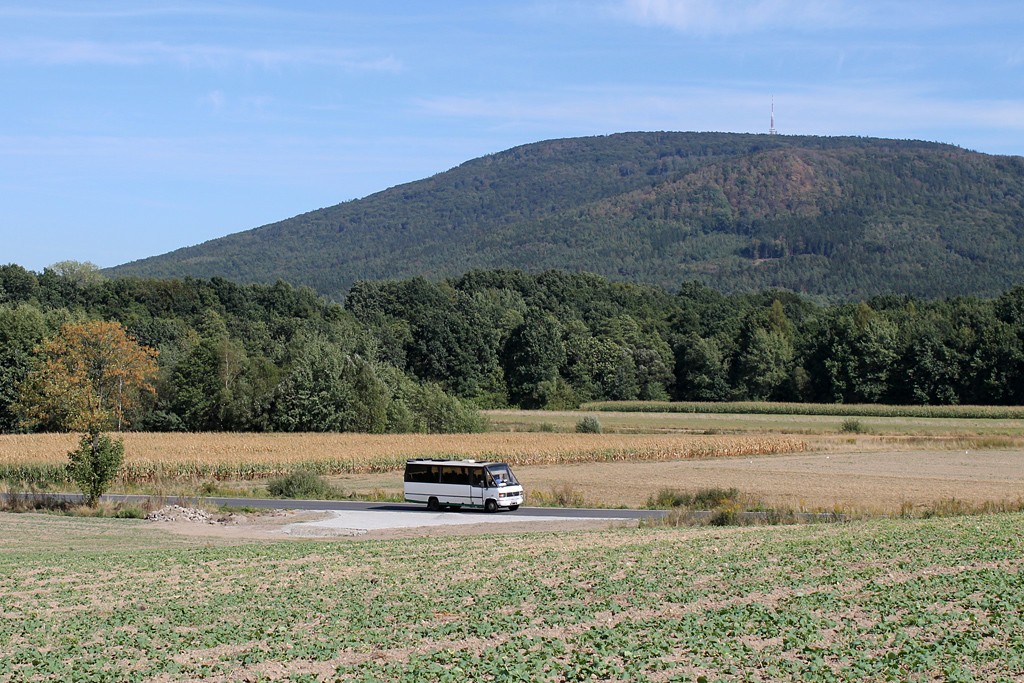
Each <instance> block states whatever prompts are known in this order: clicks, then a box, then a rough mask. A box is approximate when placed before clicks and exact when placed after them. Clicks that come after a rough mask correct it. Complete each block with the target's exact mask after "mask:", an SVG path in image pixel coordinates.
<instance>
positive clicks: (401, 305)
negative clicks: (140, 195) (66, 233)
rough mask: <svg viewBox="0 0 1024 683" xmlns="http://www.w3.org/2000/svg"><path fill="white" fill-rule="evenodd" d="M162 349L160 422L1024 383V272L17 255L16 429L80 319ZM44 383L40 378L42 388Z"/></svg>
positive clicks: (137, 406)
mask: <svg viewBox="0 0 1024 683" xmlns="http://www.w3.org/2000/svg"><path fill="white" fill-rule="evenodd" d="M89 320H103V321H111V322H117V323H119V324H120V325H122V326H123V327H124V329H125V330H126V331H127V333H128V334H129V335H130V336H131V338H133V340H135V341H136V342H137V343H138V344H139V345H141V346H144V347H148V348H150V349H152V350H154V351H156V352H157V354H156V356H155V360H156V363H157V366H158V372H157V374H156V376H155V378H153V379H152V382H151V383H152V388H153V391H152V392H145V393H144V394H143V395H141V396H140V398H139V400H138V401H137V402H136V403H133V404H132V405H130V406H129V407H128V408H126V411H125V414H124V420H125V422H126V423H128V424H130V425H131V428H133V429H140V430H157V431H159V430H189V431H201V430H226V431H231V430H255V431H359V432H375V433H382V432H409V431H431V432H449V431H467V430H475V429H479V428H480V427H481V423H480V418H479V416H478V414H477V413H476V411H475V410H474V409H473V408H498V407H507V406H520V407H523V408H573V407H576V406H578V405H579V404H580V403H582V402H585V401H591V400H634V399H678V400H702V401H725V400H773V401H812V402H844V403H854V402H856V403H861V402H865V403H897V404H953V403H965V404H968V403H970V404H1021V403H1024V288H1022V287H1017V288H1015V289H1012V290H1010V291H1008V292H1005V293H1004V294H1002V295H1001V296H999V297H997V298H994V299H988V300H982V299H976V298H970V297H958V298H951V299H945V300H934V301H926V300H922V299H916V298H913V297H908V296H879V297H874V298H871V299H868V300H866V301H863V302H859V303H850V304H841V305H828V304H821V303H818V302H816V301H814V300H812V299H809V298H806V297H802V296H799V295H796V294H793V293H789V292H784V291H764V292H759V293H755V294H732V295H729V296H726V295H723V294H721V293H719V292H717V291H715V290H713V289H710V288H707V287H704V286H702V285H700V284H697V283H683V285H682V286H681V287H680V289H679V291H678V292H675V293H670V292H668V291H666V290H664V289H662V288H659V287H655V286H646V285H633V284H626V283H618V282H610V281H608V280H606V279H605V278H603V277H599V276H596V275H591V274H585V273H583V274H581V273H566V272H562V271H547V272H544V273H540V274H536V275H533V274H527V273H523V272H520V271H510V270H486V271H484V270H477V271H471V272H468V273H466V274H465V275H463V276H462V277H459V278H452V279H447V280H442V281H438V282H432V281H428V280H426V279H423V278H412V279H406V280H388V281H362V282H358V283H356V284H355V285H354V286H353V287H352V288H351V290H350V291H349V293H348V296H347V298H346V300H345V304H344V307H342V306H341V305H338V304H334V303H328V302H326V301H324V300H323V299H322V298H320V297H318V296H317V295H316V293H315V292H313V290H311V289H309V288H305V287H300V288H293V287H292V286H290V285H288V284H286V283H284V282H278V283H277V284H274V285H262V284H253V285H244V286H243V285H237V284H234V283H232V282H229V281H227V280H224V279H221V278H212V279H210V280H199V279H188V278H186V279H184V280H177V279H170V280H158V279H138V278H119V279H110V280H102V281H96V280H95V279H93V278H82V277H81V276H80V273H77V272H76V271H75V270H74V269H72V268H68V267H65V268H63V269H62V272H56V271H54V270H49V269H47V270H44V271H43V272H42V273H33V272H31V271H27V270H25V269H23V268H21V267H19V266H15V265H8V266H0V430H3V431H7V432H10V431H18V430H24V429H28V428H34V429H48V428H49V429H54V428H57V427H54V426H53V425H50V426H48V425H47V424H46V423H45V422H41V421H39V420H36V421H35V422H32V421H31V420H26V410H25V408H26V406H25V401H26V395H27V394H26V392H27V391H28V389H30V388H31V387H32V386H33V385H32V383H31V382H30V381H28V380H29V379H30V378H31V377H33V374H32V373H33V372H35V371H37V369H38V367H39V366H40V363H42V362H43V361H42V359H41V354H42V353H44V351H45V349H46V348H47V346H46V344H45V343H44V342H46V341H47V340H49V339H53V338H54V337H55V336H58V335H59V334H60V330H61V329H62V327H63V326H65V325H67V324H73V323H79V322H83V321H89ZM27 388H28V389H27Z"/></svg>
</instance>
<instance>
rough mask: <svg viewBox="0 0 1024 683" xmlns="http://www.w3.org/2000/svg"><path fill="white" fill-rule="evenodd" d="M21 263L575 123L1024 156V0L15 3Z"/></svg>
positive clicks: (8, 154) (7, 164)
mask: <svg viewBox="0 0 1024 683" xmlns="http://www.w3.org/2000/svg"><path fill="white" fill-rule="evenodd" d="M0 83H2V84H3V90H4V93H3V96H2V97H0V262H2V263H10V262H13V263H19V264H21V265H23V266H25V267H27V268H30V269H32V270H42V269H43V268H44V267H45V266H47V265H49V264H51V263H54V262H56V261H60V260H64V259H75V260H79V261H92V262H94V263H97V264H99V265H101V266H113V265H117V264H120V263H124V262H126V261H130V260H134V259H137V258H144V257H146V256H152V255H155V254H159V253H163V252H166V251H170V250H172V249H175V248H178V247H181V246H186V245H191V244H197V243H199V242H203V241H205V240H208V239H212V238H215V237H220V236H223V235H226V234H229V233H232V232H237V231H240V230H246V229H249V228H253V227H257V226H259V225H263V224H266V223H270V222H273V221H276V220H280V219H283V218H288V217H290V216H293V215H295V214H298V213H302V212H304V211H309V210H312V209H317V208H320V207H323V206H330V205H332V204H336V203H338V202H341V201H345V200H348V199H353V198H356V197H362V196H365V195H367V194H371V193H373V192H376V191H378V190H382V189H384V188H386V187H389V186H392V185H395V184H398V183H402V182H407V181H411V180H416V179H419V178H423V177H426V176H429V175H431V174H433V173H437V172H440V171H444V170H446V169H448V168H451V167H452V166H455V165H457V164H459V163H461V162H463V161H465V160H467V159H471V158H474V157H477V156H480V155H483V154H487V153H490V152H496V151H499V150H502V149H507V148H509V147H512V146H515V145H519V144H524V143H529V142H535V141H538V140H544V139H549V138H558V137H572V136H578V135H601V134H608V133H615V132H622V131H632V130H714V131H736V132H765V131H766V130H767V128H768V123H769V121H768V114H769V102H770V98H771V97H772V96H773V95H774V97H775V112H776V127H777V128H778V129H779V132H781V133H793V134H820V135H874V136H884V137H895V138H920V139H926V140H938V141H941V142H950V143H955V144H958V145H961V146H963V147H967V148H970V149H975V150H978V151H982V152H987V153H993V154H1017V155H1020V154H1024V87H1022V86H1024V3H1022V2H1020V0H1015V1H1014V2H1009V1H999V0H990V1H982V2H947V1H946V0H932V1H930V2H924V1H920V2H919V1H917V0H909V1H906V2H899V1H898V0H893V1H889V2H876V1H874V0H860V1H854V0H718V1H714V0H595V1H594V2H570V1H564V2H563V1H560V0H550V1H542V0H538V1H536V2H534V1H532V0H520V1H518V2H488V1H487V0H476V1H474V2H468V1H463V0H448V1H447V2H444V3H424V2H391V1H387V0H382V1H378V2H358V3H357V2H302V1H300V0H295V1H293V2H287V3H286V2H246V1H241V0H239V1H237V2H213V1H209V0H192V1H190V0H180V1H179V0H171V1H168V2H163V1H154V2H146V1H144V0H134V1H132V2H119V1H109V2H104V1H97V0H74V1H73V2H52V1H48V0H33V1H32V2H4V1H3V0H0Z"/></svg>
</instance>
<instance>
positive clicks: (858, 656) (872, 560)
mask: <svg viewBox="0 0 1024 683" xmlns="http://www.w3.org/2000/svg"><path fill="white" fill-rule="evenodd" d="M1022 531H1024V517H1022V516H1021V515H993V516H984V517H960V518H950V519H939V520H926V521H888V522H874V523H855V524H849V525H810V526H800V527H780V528H755V529H729V530H723V529H701V530H692V529H691V530H679V529H639V530H637V529H632V530H622V529H620V530H609V531H602V532H577V533H548V534H530V535H523V536H475V537H472V536H471V537H454V538H445V539H436V538H435V539H415V540H407V539H403V540H390V541H372V542H336V543H327V542H317V543H294V542H282V543H272V544H267V543H263V544H251V543H238V542H234V544H233V545H231V544H228V545H225V544H223V543H225V542H224V541H210V540H207V539H198V540H197V539H194V538H193V539H186V538H184V537H175V536H167V535H164V534H163V533H162V532H160V531H157V530H153V529H152V528H150V527H147V526H146V525H145V524H144V523H141V522H137V521H134V520H110V519H106V520H102V519H69V518H52V517H49V518H47V517H42V516H36V515H20V516H17V515H10V514H5V515H0V546H2V547H3V548H4V549H5V550H4V552H3V553H2V554H0V614H2V615H3V618H2V619H0V681H3V682H7V681H57V680H60V681H65V680H67V681H172V680H185V679H190V680H195V679H203V680H211V681H268V680H290V681H334V680H357V681H364V680H365V681H377V680H385V681H459V682H462V681H584V680H630V681H685V680H692V681H701V680H707V681H714V680H749V681H762V680H779V681H789V680H804V681H853V680H862V681H878V680H899V681H905V680H917V681H925V680H927V681H932V680H946V681H1011V680H1021V678H1022V677H1024V612H1022V610H1024V607H1022V605H1024V572H1022V571H1021V564H1022V558H1024V541H1022Z"/></svg>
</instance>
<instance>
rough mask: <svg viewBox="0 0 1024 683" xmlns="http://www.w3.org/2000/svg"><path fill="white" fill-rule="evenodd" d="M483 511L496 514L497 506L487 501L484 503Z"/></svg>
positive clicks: (493, 502)
mask: <svg viewBox="0 0 1024 683" xmlns="http://www.w3.org/2000/svg"><path fill="white" fill-rule="evenodd" d="M484 510H485V511H486V512H497V511H498V504H497V503H496V502H495V501H493V500H489V501H487V502H486V503H484Z"/></svg>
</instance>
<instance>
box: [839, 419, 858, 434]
mask: <svg viewBox="0 0 1024 683" xmlns="http://www.w3.org/2000/svg"><path fill="white" fill-rule="evenodd" d="M840 431H842V432H844V433H846V434H860V433H861V432H863V431H864V427H863V426H862V425H861V423H860V420H854V419H853V418H849V419H846V420H843V426H842V427H840Z"/></svg>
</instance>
